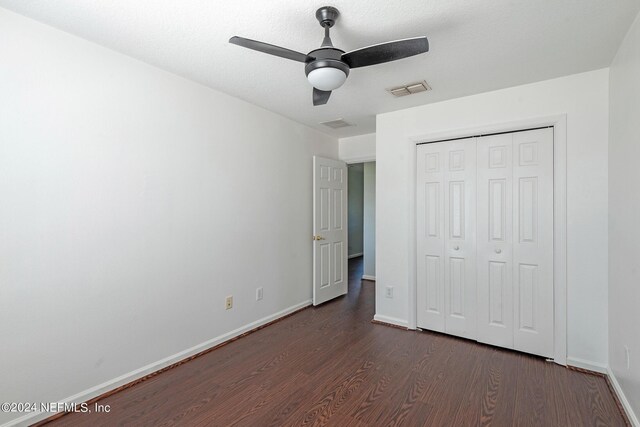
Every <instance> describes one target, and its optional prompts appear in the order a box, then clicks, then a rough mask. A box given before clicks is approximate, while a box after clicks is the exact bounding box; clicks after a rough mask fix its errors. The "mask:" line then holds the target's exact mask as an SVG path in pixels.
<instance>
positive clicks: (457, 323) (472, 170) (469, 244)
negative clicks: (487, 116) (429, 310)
mask: <svg viewBox="0 0 640 427" xmlns="http://www.w3.org/2000/svg"><path fill="white" fill-rule="evenodd" d="M440 145H443V146H444V147H443V148H444V150H445V152H446V156H447V158H448V159H449V162H448V165H446V168H445V171H444V183H445V218H444V221H445V224H444V227H445V241H444V246H445V248H444V249H445V251H444V253H445V277H444V289H445V316H446V319H445V332H447V333H448V334H452V335H457V336H460V337H464V338H471V339H475V338H476V307H475V306H476V259H475V252H476V221H475V211H476V194H475V193H476V145H475V138H468V139H463V140H459V141H449V142H445V143H441V144H440Z"/></svg>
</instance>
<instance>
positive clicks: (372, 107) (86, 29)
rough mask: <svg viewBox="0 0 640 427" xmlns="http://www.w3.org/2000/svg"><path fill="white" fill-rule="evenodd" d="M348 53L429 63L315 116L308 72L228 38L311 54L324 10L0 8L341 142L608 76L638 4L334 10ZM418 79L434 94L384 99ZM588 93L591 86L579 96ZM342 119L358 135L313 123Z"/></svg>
mask: <svg viewBox="0 0 640 427" xmlns="http://www.w3.org/2000/svg"><path fill="white" fill-rule="evenodd" d="M327 3H328V4H330V5H332V6H336V7H337V8H338V9H340V12H341V14H342V15H341V17H340V19H339V21H338V23H337V24H336V26H335V27H334V28H333V30H332V39H333V42H334V45H335V46H336V47H339V48H341V49H343V50H345V51H349V50H353V49H356V48H359V47H364V46H367V45H371V44H375V43H380V42H384V41H389V40H395V39H402V38H407V37H414V36H419V35H426V36H428V37H429V41H430V47H431V51H430V52H429V53H427V54H425V55H420V56H417V57H413V58H408V59H404V60H401V61H396V62H392V63H387V64H383V65H377V66H373V67H367V68H360V69H355V70H352V72H351V74H350V76H349V79H348V80H347V82H346V83H345V85H344V86H343V87H342V88H340V89H338V90H337V91H335V92H334V93H333V94H332V96H331V99H330V100H329V103H328V104H327V105H325V106H319V107H313V106H312V104H311V87H310V86H309V84H308V83H307V81H306V78H305V75H304V64H301V63H298V62H293V61H288V60H285V59H281V58H277V57H273V56H269V55H265V54H263V53H260V52H255V51H251V50H248V49H243V48H241V47H238V46H234V45H231V44H229V43H227V41H228V39H229V37H231V36H233V35H240V36H243V37H247V38H252V39H256V40H261V41H265V42H267V43H272V44H277V45H280V46H284V47H287V48H290V49H293V50H298V51H301V52H304V53H306V52H308V51H310V50H312V49H314V48H317V47H319V45H320V43H321V41H322V37H323V31H322V28H321V27H320V26H319V24H318V22H317V21H316V19H315V17H314V14H315V10H316V9H317V8H318V7H320V6H323V5H324V2H320V1H315V0H314V1H300V0H270V1H265V0H224V1H211V0H183V1H175V0H174V1H169V0H55V1H52V0H0V6H1V7H5V8H7V9H9V10H13V11H15V12H18V13H21V14H23V15H26V16H29V17H31V18H34V19H36V20H38V21H41V22H44V23H46V24H49V25H52V26H54V27H57V28H60V29H62V30H64V31H67V32H69V33H72V34H76V35H78V36H80V37H83V38H86V39H89V40H92V41H94V42H97V43H99V44H101V45H104V46H107V47H109V48H112V49H114V50H117V51H120V52H122V53H125V54H127V55H130V56H132V57H135V58H138V59H141V60H143V61H145V62H148V63H150V64H153V65H156V66H158V67H161V68H164V69H166V70H169V71H171V72H174V73H176V74H179V75H181V76H184V77H186V78H189V79H191V80H195V81H197V82H200V83H203V84H205V85H207V86H210V87H212V88H214V89H218V90H221V91H223V92H226V93H228V94H230V95H233V96H236V97H239V98H241V99H244V100H246V101H249V102H251V103H253V104H256V105H259V106H262V107H264V108H267V109H269V110H272V111H275V112H277V113H280V114H283V115H285V116H288V117H290V118H292V119H294V120H296V121H298V122H301V123H304V124H307V125H309V126H312V127H315V128H317V129H320V130H322V131H323V132H325V133H327V134H330V135H334V136H339V137H344V136H351V135H357V134H364V133H370V132H373V131H374V130H375V115H376V114H378V113H382V112H387V111H392V110H398V109H403V108H407V107H412V106H415V105H420V104H425V103H430V102H436V101H442V100H445V99H450V98H456V97H459V96H464V95H470V94H474V93H480V92H485V91H489V90H494V89H499V88H505V87H509V86H514V85H518V84H524V83H529V82H534V81H540V80H545V79H549V78H553V77H558V76H562V75H567V74H573V73H577V72H582V71H588V70H593V69H597V68H602V67H607V66H608V65H609V64H610V62H611V60H612V58H613V56H614V54H615V51H616V49H617V47H618V45H619V44H620V42H621V40H622V38H623V37H624V35H625V34H626V31H627V29H628V28H629V26H630V25H631V22H632V21H633V19H634V17H635V15H636V14H637V13H638V10H639V9H640V1H638V0H530V1H524V0H474V1H471V0H402V1H388V0H349V1H347V0H332V1H330V2H327ZM422 79H425V80H427V82H428V83H429V84H430V85H431V87H432V88H433V90H432V91H430V92H426V93H421V94H417V95H412V96H409V97H404V98H394V97H392V96H391V95H389V94H388V93H387V92H386V91H385V89H386V88H389V87H392V86H396V85H400V84H404V83H409V82H413V81H417V80H422ZM585 90H589V88H585ZM336 118H343V119H345V120H347V121H349V122H351V123H355V124H356V126H355V127H351V128H343V129H338V130H331V129H328V128H326V127H324V126H321V125H319V124H318V123H319V122H324V121H327V120H332V119H336Z"/></svg>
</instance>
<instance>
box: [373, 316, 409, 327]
mask: <svg viewBox="0 0 640 427" xmlns="http://www.w3.org/2000/svg"><path fill="white" fill-rule="evenodd" d="M373 320H375V321H378V322H382V323H390V324H392V325H396V326H402V327H403V328H406V327H407V326H408V325H409V323H408V322H407V321H406V320H402V319H396V318H395V317H388V316H382V315H380V314H376V315H374V316H373Z"/></svg>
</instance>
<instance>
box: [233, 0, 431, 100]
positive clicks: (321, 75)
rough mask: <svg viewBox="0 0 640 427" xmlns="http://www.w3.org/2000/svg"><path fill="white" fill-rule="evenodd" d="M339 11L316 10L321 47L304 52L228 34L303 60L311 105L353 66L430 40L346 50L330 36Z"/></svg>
mask: <svg viewBox="0 0 640 427" xmlns="http://www.w3.org/2000/svg"><path fill="white" fill-rule="evenodd" d="M338 16H340V12H339V11H338V9H336V8H335V7H331V6H325V7H321V8H320V9H318V10H317V11H316V18H317V19H318V21H319V22H320V25H321V26H322V27H323V28H324V39H323V40H322V45H320V48H318V49H315V50H312V51H311V52H309V53H307V54H306V55H305V54H304V53H300V52H296V51H293V50H290V49H286V48H284V47H280V46H274V45H272V44H268V43H263V42H259V41H256V40H250V39H245V38H243V37H237V36H234V37H231V38H230V39H229V43H233V44H236V45H238V46H242V47H246V48H249V49H253V50H257V51H260V52H264V53H268V54H270V55H275V56H279V57H281V58H285V59H291V60H293V61H298V62H304V63H305V64H306V66H305V69H304V71H305V73H306V75H307V79H308V80H309V83H311V85H312V86H313V105H323V104H326V103H327V101H328V100H329V96H331V91H332V90H335V89H337V88H339V87H340V86H342V84H343V83H344V82H345V81H346V80H347V76H348V75H349V70H350V69H352V68H359V67H367V66H369V65H376V64H382V63H384V62H390V61H395V60H397V59H402V58H407V57H409V56H414V55H418V54H421V53H425V52H428V51H429V41H428V40H427V38H426V37H425V36H423V37H415V38H410V39H404V40H396V41H393V42H387V43H380V44H376V45H373V46H368V47H364V48H362V49H357V50H352V51H351V52H347V53H345V52H344V51H343V50H341V49H337V48H335V47H333V43H331V38H330V37H329V29H330V28H331V27H333V25H334V24H335V23H336V20H337V19H338Z"/></svg>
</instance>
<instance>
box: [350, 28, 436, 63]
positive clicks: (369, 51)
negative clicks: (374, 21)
mask: <svg viewBox="0 0 640 427" xmlns="http://www.w3.org/2000/svg"><path fill="white" fill-rule="evenodd" d="M428 51H429V41H428V40H427V38H426V37H424V36H423V37H415V38H412V39H404V40H396V41H393V42H387V43H380V44H375V45H373V46H368V47H363V48H362V49H357V50H352V51H351V52H347V53H345V54H343V55H342V60H343V61H344V62H346V64H347V65H348V66H349V68H358V67H368V66H369V65H376V64H382V63H384V62H389V61H395V60H396V59H402V58H408V57H410V56H414V55H418V54H421V53H425V52H428Z"/></svg>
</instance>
